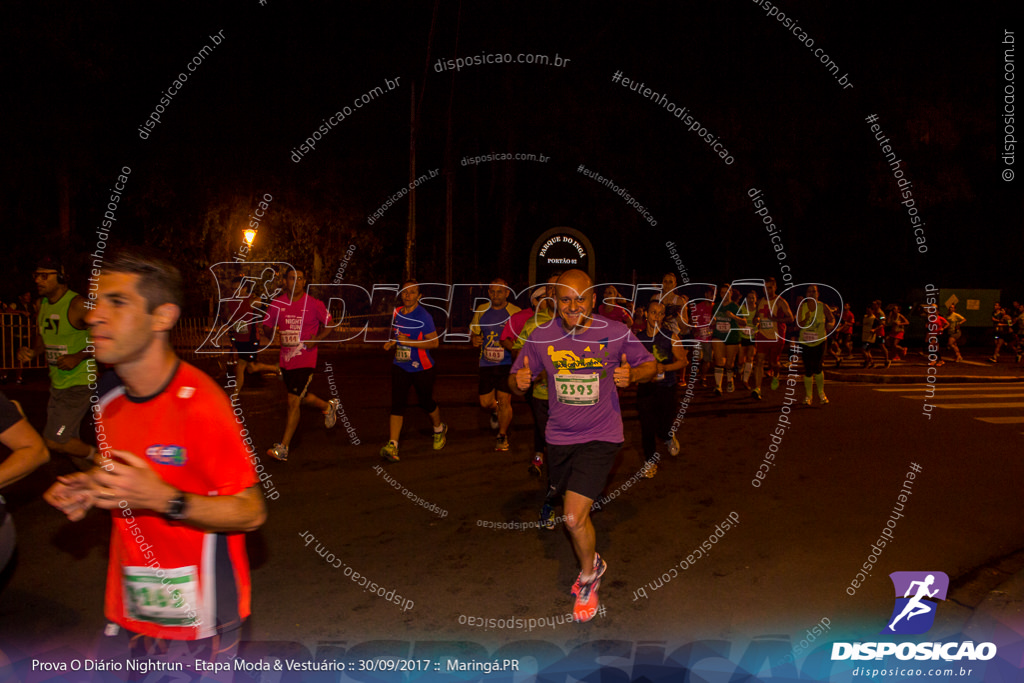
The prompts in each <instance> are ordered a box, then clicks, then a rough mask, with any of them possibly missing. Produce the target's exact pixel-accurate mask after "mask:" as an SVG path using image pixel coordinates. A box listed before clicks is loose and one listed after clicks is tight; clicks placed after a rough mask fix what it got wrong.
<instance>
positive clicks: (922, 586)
mask: <svg viewBox="0 0 1024 683" xmlns="http://www.w3.org/2000/svg"><path fill="white" fill-rule="evenodd" d="M889 578H890V579H892V584H893V588H895V589H896V605H895V606H894V607H893V610H892V616H891V617H890V618H889V625H888V626H886V627H885V629H884V630H883V631H881V633H883V634H893V633H899V634H902V635H915V634H920V633H925V632H926V631H928V630H929V629H930V628H931V627H932V624H933V623H934V622H935V610H936V608H937V607H938V604H939V603H938V601H939V600H945V599H946V591H947V590H948V589H949V577H948V576H947V575H946V574H945V573H944V572H893V573H892V574H889Z"/></svg>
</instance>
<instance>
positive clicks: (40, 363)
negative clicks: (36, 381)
mask: <svg viewBox="0 0 1024 683" xmlns="http://www.w3.org/2000/svg"><path fill="white" fill-rule="evenodd" d="M35 326H36V321H35V317H34V316H27V315H19V314H17V313H3V314H0V370H17V369H18V368H45V367H46V358H45V357H43V356H39V357H38V358H34V359H32V361H31V362H29V363H25V364H22V362H21V361H19V360H18V349H19V348H20V347H22V346H31V344H32V339H33V334H34V332H33V330H34V328H35Z"/></svg>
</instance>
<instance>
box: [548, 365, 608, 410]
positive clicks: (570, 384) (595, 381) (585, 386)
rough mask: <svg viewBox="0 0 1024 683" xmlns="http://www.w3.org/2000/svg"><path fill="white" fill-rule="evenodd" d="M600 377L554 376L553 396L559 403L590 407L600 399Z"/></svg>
mask: <svg viewBox="0 0 1024 683" xmlns="http://www.w3.org/2000/svg"><path fill="white" fill-rule="evenodd" d="M600 379H601V378H600V375H598V374H597V373H596V372H595V373H591V374H589V375H571V374H565V373H561V374H555V394H556V395H557V396H558V402H559V403H565V404H566V405H573V406H592V405H594V404H595V403H597V401H598V399H600V398H601V382H600Z"/></svg>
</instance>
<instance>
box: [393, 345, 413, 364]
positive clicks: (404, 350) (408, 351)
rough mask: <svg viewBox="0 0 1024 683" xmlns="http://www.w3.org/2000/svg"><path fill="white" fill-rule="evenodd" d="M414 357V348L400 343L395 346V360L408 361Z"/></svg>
mask: <svg viewBox="0 0 1024 683" xmlns="http://www.w3.org/2000/svg"><path fill="white" fill-rule="evenodd" d="M411 359H412V348H411V347H408V346H403V345H402V344H399V345H398V346H396V347H395V360H396V361H398V362H399V363H408V362H409V361H410V360H411Z"/></svg>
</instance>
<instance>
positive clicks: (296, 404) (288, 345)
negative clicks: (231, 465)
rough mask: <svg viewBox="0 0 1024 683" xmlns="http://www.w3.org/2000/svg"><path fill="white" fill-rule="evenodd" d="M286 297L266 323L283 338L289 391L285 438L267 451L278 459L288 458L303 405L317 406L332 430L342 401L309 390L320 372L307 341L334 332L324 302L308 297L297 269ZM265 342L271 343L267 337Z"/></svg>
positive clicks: (287, 276)
mask: <svg viewBox="0 0 1024 683" xmlns="http://www.w3.org/2000/svg"><path fill="white" fill-rule="evenodd" d="M284 283H285V287H284V291H285V294H282V295H281V296H279V297H277V298H276V299H274V301H273V302H271V304H270V307H269V308H268V309H267V318H266V320H264V321H263V326H264V328H265V330H267V329H269V330H270V332H269V335H270V337H271V338H272V337H273V336H274V334H275V333H280V337H281V376H282V378H283V379H284V385H285V387H286V388H287V389H288V421H287V422H286V423H285V427H284V438H283V439H281V442H280V443H275V444H274V446H273V447H272V448H270V449H269V450H268V451H267V455H269V456H271V457H272V458H276V459H278V460H287V459H288V446H289V444H290V443H291V440H292V436H294V434H295V430H296V428H298V426H299V408H300V407H301V406H302V405H307V406H315V407H317V408H319V409H320V410H321V411H322V412H323V414H324V424H325V425H326V426H327V428H328V429H330V428H331V427H333V426H334V423H335V422H336V421H337V412H338V406H339V405H340V404H341V400H340V399H337V398H332V399H331V400H330V401H325V400H323V399H322V398H319V397H318V396H316V395H315V394H313V393H312V392H310V391H309V385H310V382H312V380H313V372H314V371H315V370H316V346H315V345H313V344H308V345H307V342H318V341H320V340H321V339H323V338H324V337H326V336H327V335H328V334H330V333H331V328H330V326H329V325H330V322H331V315H330V313H328V312H327V307H326V306H324V304H323V302H321V301H319V300H318V299H314V298H313V297H311V296H309V295H308V294H306V292H305V289H306V278H305V274H304V273H303V271H301V270H296V269H294V268H292V269H289V270H288V271H286V272H285V277H284ZM263 340H264V342H265V343H268V344H269V343H270V342H271V340H270V339H268V338H267V337H266V336H264V337H263Z"/></svg>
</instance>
